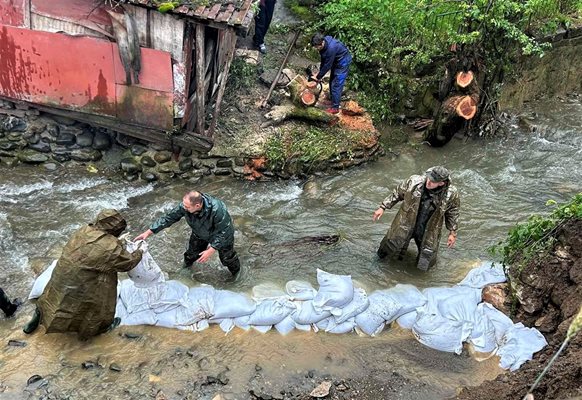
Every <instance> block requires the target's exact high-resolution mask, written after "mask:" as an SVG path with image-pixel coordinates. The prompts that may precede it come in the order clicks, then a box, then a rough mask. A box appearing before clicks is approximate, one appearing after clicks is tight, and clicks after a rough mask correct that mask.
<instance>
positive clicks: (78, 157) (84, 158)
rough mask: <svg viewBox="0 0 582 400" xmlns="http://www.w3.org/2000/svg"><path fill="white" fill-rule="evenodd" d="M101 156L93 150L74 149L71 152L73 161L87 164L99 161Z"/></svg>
mask: <svg viewBox="0 0 582 400" xmlns="http://www.w3.org/2000/svg"><path fill="white" fill-rule="evenodd" d="M102 156H103V155H102V154H101V152H100V151H99V150H95V149H86V148H85V149H75V150H72V151H71V158H72V159H73V160H75V161H80V162H89V161H99V160H100V159H101V157H102Z"/></svg>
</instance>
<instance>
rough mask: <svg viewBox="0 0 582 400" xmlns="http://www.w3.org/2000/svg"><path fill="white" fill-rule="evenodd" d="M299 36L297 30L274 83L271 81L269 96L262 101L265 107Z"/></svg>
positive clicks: (262, 105) (262, 106)
mask: <svg viewBox="0 0 582 400" xmlns="http://www.w3.org/2000/svg"><path fill="white" fill-rule="evenodd" d="M298 37H299V31H297V32H295V35H293V40H291V43H290V44H289V49H288V50H287V54H286V55H285V58H284V59H283V62H282V63H281V66H280V67H279V71H277V75H276V76H275V79H274V80H273V83H271V87H270V88H269V92H268V93H267V97H265V100H263V102H262V103H261V108H265V107H266V106H267V101H269V97H271V93H273V89H274V88H275V85H276V84H277V82H279V77H280V76H281V71H283V68H285V64H287V59H288V58H289V54H291V50H292V49H293V46H295V42H296V41H297V38H298Z"/></svg>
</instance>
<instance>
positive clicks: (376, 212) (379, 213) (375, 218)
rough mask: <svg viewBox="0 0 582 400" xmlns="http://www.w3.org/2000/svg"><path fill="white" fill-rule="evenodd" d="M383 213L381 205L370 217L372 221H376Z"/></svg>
mask: <svg viewBox="0 0 582 400" xmlns="http://www.w3.org/2000/svg"><path fill="white" fill-rule="evenodd" d="M383 214H384V209H383V208H382V207H380V208H378V209H377V210H376V211H374V217H373V218H372V219H373V220H374V221H378V220H379V219H380V217H381V216H382V215H383Z"/></svg>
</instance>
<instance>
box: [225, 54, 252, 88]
mask: <svg viewBox="0 0 582 400" xmlns="http://www.w3.org/2000/svg"><path fill="white" fill-rule="evenodd" d="M256 80H257V67H256V65H253V64H250V63H247V62H246V61H245V60H244V59H243V58H241V57H234V59H233V60H232V64H231V65H230V70H229V72H228V81H227V86H228V90H227V93H235V92H237V91H239V90H243V89H248V88H249V87H251V86H252V85H253V84H254V83H255V81H256Z"/></svg>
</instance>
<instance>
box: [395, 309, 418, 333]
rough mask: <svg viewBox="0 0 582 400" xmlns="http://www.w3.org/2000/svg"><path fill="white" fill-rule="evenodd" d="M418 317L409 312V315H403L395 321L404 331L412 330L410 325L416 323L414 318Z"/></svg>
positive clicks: (415, 313) (414, 312)
mask: <svg viewBox="0 0 582 400" xmlns="http://www.w3.org/2000/svg"><path fill="white" fill-rule="evenodd" d="M417 317H418V313H417V312H416V310H415V311H411V312H409V313H406V314H403V315H401V316H400V317H398V318H397V319H396V322H397V323H398V325H400V327H401V328H404V329H412V325H414V323H415V322H416V318H417Z"/></svg>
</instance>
